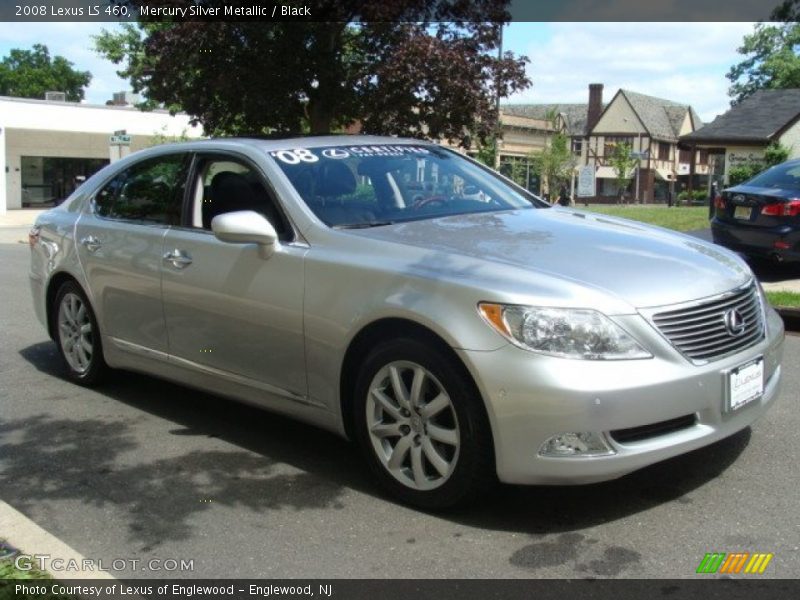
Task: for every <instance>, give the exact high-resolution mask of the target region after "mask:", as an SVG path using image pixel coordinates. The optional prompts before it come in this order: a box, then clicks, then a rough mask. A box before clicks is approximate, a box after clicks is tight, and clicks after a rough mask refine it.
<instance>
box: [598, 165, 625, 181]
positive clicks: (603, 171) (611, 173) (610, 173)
mask: <svg viewBox="0 0 800 600" xmlns="http://www.w3.org/2000/svg"><path fill="white" fill-rule="evenodd" d="M633 172H634V170H633V169H631V170H630V172H629V173H628V178H630V177H633ZM594 176H595V177H596V178H597V179H616V178H617V172H616V171H615V170H614V167H597V171H595V174H594Z"/></svg>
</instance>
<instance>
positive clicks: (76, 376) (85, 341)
mask: <svg viewBox="0 0 800 600" xmlns="http://www.w3.org/2000/svg"><path fill="white" fill-rule="evenodd" d="M53 308H54V312H53V314H54V318H55V325H56V327H55V332H56V343H57V344H58V349H59V353H60V354H61V358H62V359H63V360H64V364H65V365H66V367H67V376H68V377H69V378H70V379H71V380H72V381H74V382H76V383H80V384H81V385H94V384H96V383H98V382H99V381H100V379H101V378H102V376H103V375H104V374H105V372H106V371H107V369H108V367H107V366H106V363H105V360H103V349H102V347H101V344H100V330H99V328H98V327H97V319H96V318H95V316H94V312H93V311H92V307H91V306H90V304H89V301H88V300H87V298H86V294H84V293H83V290H82V289H81V288H80V286H78V284H76V283H75V282H73V281H68V282H66V283H64V284H63V285H62V286H61V287H60V288H59V290H58V293H57V294H56V298H55V302H54V306H53Z"/></svg>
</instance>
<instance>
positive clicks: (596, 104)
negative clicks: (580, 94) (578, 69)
mask: <svg viewBox="0 0 800 600" xmlns="http://www.w3.org/2000/svg"><path fill="white" fill-rule="evenodd" d="M602 112H603V84H602V83H590V84H589V108H588V109H587V112H586V135H589V132H590V131H592V129H594V126H595V125H597V121H599V120H600V113H602Z"/></svg>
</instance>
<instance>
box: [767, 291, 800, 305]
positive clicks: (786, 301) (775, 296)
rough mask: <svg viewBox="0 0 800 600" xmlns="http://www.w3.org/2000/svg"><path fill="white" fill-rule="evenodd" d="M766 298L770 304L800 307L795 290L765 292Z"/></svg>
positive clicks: (799, 299)
mask: <svg viewBox="0 0 800 600" xmlns="http://www.w3.org/2000/svg"><path fill="white" fill-rule="evenodd" d="M767 300H769V303H770V304H772V306H786V307H789V308H800V294H796V293H795V292H767Z"/></svg>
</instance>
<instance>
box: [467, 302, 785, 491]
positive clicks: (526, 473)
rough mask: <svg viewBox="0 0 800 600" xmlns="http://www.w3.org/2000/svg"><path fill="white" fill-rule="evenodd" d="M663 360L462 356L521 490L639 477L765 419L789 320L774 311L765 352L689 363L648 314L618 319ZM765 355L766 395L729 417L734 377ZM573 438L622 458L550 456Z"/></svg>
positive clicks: (500, 461) (515, 353)
mask: <svg viewBox="0 0 800 600" xmlns="http://www.w3.org/2000/svg"><path fill="white" fill-rule="evenodd" d="M615 320H616V321H617V322H619V323H620V324H621V325H623V326H624V327H625V328H626V329H627V330H628V331H629V332H631V333H634V334H635V336H636V337H637V338H638V339H639V341H640V342H643V343H644V344H645V347H646V348H648V349H649V350H650V351H651V352H653V354H654V357H653V358H652V359H646V360H623V361H588V360H566V359H559V358H552V357H547V356H542V355H538V354H534V353H532V352H527V351H525V350H521V349H519V348H517V347H514V346H511V345H509V346H506V347H504V348H501V349H499V350H495V351H492V352H478V351H468V350H460V351H458V352H459V354H460V355H461V358H462V359H463V360H464V362H465V364H466V365H467V367H468V368H469V369H470V371H471V372H472V374H473V377H474V378H475V381H476V382H477V384H478V387H479V389H480V391H481V393H482V395H483V397H484V399H485V400H486V407H487V412H488V415H489V420H490V422H491V426H492V432H493V434H494V444H495V456H496V461H497V474H498V477H499V478H500V480H501V481H503V482H506V483H519V484H584V483H594V482H598V481H605V480H609V479H615V478H617V477H620V476H622V475H625V474H627V473H630V472H631V471H635V470H637V469H640V468H642V467H645V466H647V465H650V464H653V463H656V462H659V461H662V460H665V459H667V458H670V457H673V456H677V455H679V454H683V453H686V452H689V451H691V450H694V449H696V448H700V447H702V446H705V445H708V444H711V443H713V442H715V441H717V440H720V439H723V438H725V437H728V436H730V435H732V434H734V433H736V432H737V431H740V430H742V429H744V428H745V427H747V426H748V425H750V424H751V423H753V422H754V421H755V420H756V419H758V418H759V417H760V416H761V415H762V414H763V413H764V412H765V411H766V410H767V408H768V407H769V406H770V405H771V404H772V402H774V400H775V398H776V397H777V396H778V393H779V390H780V383H781V370H780V364H781V359H782V355H783V323H782V321H781V319H780V317H778V315H777V314H776V313H775V312H774V311H773V310H771V309H769V310H768V311H767V334H766V336H765V339H764V340H763V341H761V342H760V343H758V344H757V345H755V346H753V347H750V348H748V349H746V350H743V351H741V352H739V353H737V354H735V355H732V356H729V357H726V358H724V359H721V360H717V361H713V362H711V363H709V364H706V365H702V366H697V365H694V364H692V363H690V362H689V361H688V360H687V359H685V358H684V357H683V356H682V355H681V354H679V353H678V352H677V350H675V349H674V348H673V347H672V346H671V345H670V344H669V342H668V341H667V340H666V339H664V338H663V337H662V336H661V335H660V334H659V333H658V332H657V331H656V330H655V328H653V327H651V326H650V325H649V324H648V323H647V322H646V321H645V320H644V318H642V317H640V316H633V315H632V316H626V317H617V318H615ZM758 356H763V357H764V381H765V383H764V394H763V396H762V397H761V399H760V400H756V401H753V402H751V403H750V404H748V405H746V406H744V407H742V408H740V409H738V410H736V411H734V412H732V413H728V412H725V410H724V403H725V386H726V375H725V373H726V371H728V370H730V369H732V368H735V367H737V366H740V365H742V364H744V363H746V362H748V361H750V360H752V359H753V358H755V357H758ZM686 415H694V416H695V421H694V425H690V426H688V427H685V428H682V429H680V430H677V431H673V432H670V433H666V434H663V435H655V436H653V437H648V438H647V439H643V440H639V441H635V442H633V441H631V442H626V443H620V442H618V441H616V440H614V438H613V437H612V436H611V435H610V432H611V431H616V430H621V429H628V428H634V427H641V426H644V425H650V424H653V423H660V422H662V421H669V420H671V419H676V418H679V417H683V416H686ZM570 431H575V432H578V431H591V432H600V433H601V434H603V435H604V436H605V439H606V441H607V443H608V444H609V446H610V447H611V448H612V449H613V450H614V451H615V453H614V454H613V455H607V456H596V457H580V456H570V457H563V458H562V457H558V458H555V457H543V456H540V455H539V449H540V447H541V446H542V444H543V443H544V442H545V441H546V440H547V439H548V438H550V437H551V436H553V435H556V434H559V433H562V432H570Z"/></svg>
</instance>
